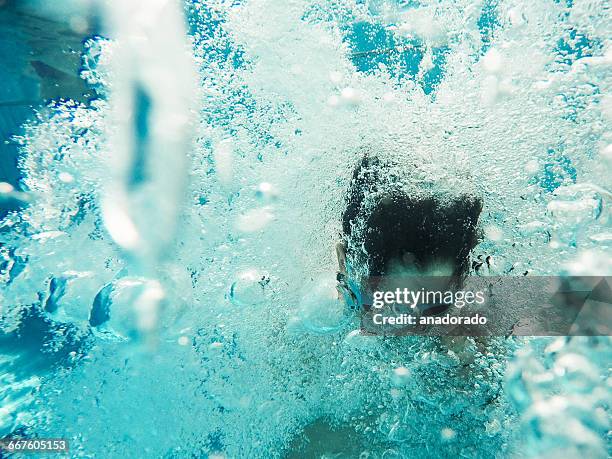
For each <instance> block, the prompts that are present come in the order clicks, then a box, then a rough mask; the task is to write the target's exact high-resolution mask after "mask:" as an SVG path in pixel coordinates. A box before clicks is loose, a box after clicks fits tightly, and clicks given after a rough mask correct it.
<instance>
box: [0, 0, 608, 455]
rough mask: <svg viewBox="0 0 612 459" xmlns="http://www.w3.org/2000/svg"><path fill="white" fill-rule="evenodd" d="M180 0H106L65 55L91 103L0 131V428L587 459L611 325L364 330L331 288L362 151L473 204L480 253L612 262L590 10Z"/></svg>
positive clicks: (131, 443)
mask: <svg viewBox="0 0 612 459" xmlns="http://www.w3.org/2000/svg"><path fill="white" fill-rule="evenodd" d="M183 6H184V8H182V7H181V5H179V4H175V3H172V2H168V3H166V2H152V3H151V4H148V5H147V6H144V5H138V4H137V2H136V3H134V4H132V3H130V2H127V4H125V3H123V4H122V3H121V2H114V3H113V2H110V4H109V6H108V8H106V9H103V10H101V11H100V14H101V18H100V19H101V21H102V22H103V23H104V24H105V28H104V30H105V33H104V34H103V35H105V36H107V37H111V38H104V37H93V38H91V39H88V40H86V41H85V43H84V45H83V50H82V53H83V56H82V68H81V71H80V76H81V78H82V79H83V80H84V81H85V82H86V83H87V85H88V86H89V88H91V90H92V93H93V94H97V95H98V97H96V98H95V99H94V100H82V101H78V100H74V99H68V100H57V99H56V100H53V101H52V102H51V103H50V105H49V106H48V107H47V109H46V110H41V111H40V115H39V117H38V118H37V119H36V120H35V121H33V122H28V123H26V125H25V126H24V127H23V131H22V135H20V136H19V137H17V138H16V139H15V141H16V142H17V144H18V146H19V155H20V164H19V166H20V167H19V174H20V176H21V189H22V190H23V191H15V190H11V189H10V188H7V187H6V186H4V187H3V188H2V189H1V190H0V191H1V192H2V193H3V195H4V197H6V198H7V199H12V200H16V201H19V202H21V204H22V205H23V208H22V210H20V211H19V212H14V213H10V214H9V215H8V216H7V217H5V218H4V220H2V222H1V223H0V244H1V245H0V307H1V309H0V312H1V314H2V316H1V321H0V331H1V333H2V334H1V335H0V362H2V366H1V367H0V380H1V381H2V384H1V385H0V400H1V404H0V436H6V435H10V434H13V435H15V434H20V435H25V436H28V437H30V438H41V437H64V438H67V439H68V440H69V442H70V447H71V450H70V453H69V456H70V457H173V458H174V457H177V458H178V457H211V458H212V457H215V458H216V457H226V458H235V457H236V458H237V457H351V458H352V457H363V458H366V457H368V458H370V457H371V458H392V457H393V458H394V457H409V458H421V457H424V458H426V457H478V458H480V457H482V458H493V457H500V458H501V457H538V458H541V457H581V458H584V457H589V458H590V457H593V458H597V457H602V458H603V457H608V456H609V455H610V453H611V452H612V448H611V445H610V440H609V434H608V432H609V417H610V416H609V403H610V379H609V362H610V354H611V349H612V348H611V346H610V340H609V337H572V338H569V337H558V338H524V337H523V338H519V337H508V338H489V339H486V340H483V339H473V338H467V339H460V340H456V341H454V342H441V341H440V340H437V339H433V338H424V337H402V338H382V337H371V336H362V335H360V334H359V333H358V328H359V320H358V317H357V316H356V315H354V314H350V313H348V314H347V311H346V310H345V308H344V307H343V305H342V304H341V303H340V302H338V301H337V300H336V298H335V297H334V296H333V295H332V296H330V295H329V292H330V290H333V285H334V283H335V276H336V269H337V261H336V259H335V253H334V246H335V244H336V242H337V241H338V239H339V237H340V236H339V235H340V229H341V222H340V216H341V213H342V209H343V205H344V197H345V193H346V190H347V187H348V183H349V180H350V176H351V173H352V169H353V167H354V165H355V163H356V162H357V161H358V159H359V157H360V151H362V149H363V148H364V146H367V147H369V148H371V149H375V150H377V151H380V152H384V153H385V154H387V155H391V156H392V157H394V158H395V159H396V160H397V161H398V162H399V163H400V164H402V166H403V167H404V169H403V171H404V172H401V171H400V172H401V173H406V174H413V173H414V174H415V176H418V178H419V183H418V186H423V187H426V188H428V189H431V190H433V192H435V191H436V190H437V189H444V190H452V191H453V192H457V193H463V192H469V193H477V194H479V195H480V196H482V197H483V200H484V206H485V207H484V210H483V213H482V216H481V220H480V223H479V224H480V226H481V230H482V231H481V232H482V238H481V241H480V243H479V244H478V246H477V247H476V249H475V250H474V253H473V257H474V258H477V257H488V256H491V257H492V258H491V260H492V263H491V264H490V267H489V273H488V274H494V275H515V274H519V273H520V274H524V273H525V274H527V275H561V274H576V275H585V274H590V275H608V274H610V272H611V271H612V266H611V264H610V260H611V259H612V258H611V257H610V255H611V248H610V246H611V241H612V232H611V230H610V211H609V209H608V204H609V200H610V189H611V183H610V176H611V174H610V172H611V170H610V169H611V168H612V156H611V148H612V147H611V145H612V143H611V142H612V127H611V121H612V99H611V96H610V95H609V91H610V85H611V81H612V79H611V72H610V67H611V66H612V47H611V46H612V44H611V41H610V36H609V31H610V19H609V17H610V14H609V13H610V7H609V5H608V4H607V3H606V2H605V1H597V0H582V1H574V2H569V3H565V2H554V1H537V2H517V1H513V0H499V1H495V2H491V1H476V2H474V1H448V2H447V1H443V2H426V1H423V2H412V1H399V0H396V1H382V0H380V1H320V2H311V1H301V0H292V1H288V2H280V1H274V0H252V1H244V2H242V1H237V2H224V1H218V2H196V1H190V2H187V3H186V4H185V5H183ZM76 8H78V6H77V7H76ZM75 11H77V13H75V14H77V16H78V11H79V10H78V9H77V10H75ZM67 14H68V16H69V15H70V14H71V13H67ZM185 18H187V21H185V20H184V19H185ZM185 22H186V23H185ZM415 171H416V172H415ZM415 186H417V185H416V184H415ZM506 307H508V308H512V307H513V305H512V304H511V302H508V304H507V305H506Z"/></svg>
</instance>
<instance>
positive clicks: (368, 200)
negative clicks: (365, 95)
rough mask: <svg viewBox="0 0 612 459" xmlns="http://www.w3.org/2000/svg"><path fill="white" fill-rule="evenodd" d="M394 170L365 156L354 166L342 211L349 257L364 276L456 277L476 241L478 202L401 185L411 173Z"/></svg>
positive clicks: (465, 266)
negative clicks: (410, 274)
mask: <svg viewBox="0 0 612 459" xmlns="http://www.w3.org/2000/svg"><path fill="white" fill-rule="evenodd" d="M398 170H400V171H401V170H402V169H401V168H400V167H398V165H397V164H393V163H389V162H383V161H381V160H380V159H379V158H376V157H372V156H369V155H366V156H364V158H363V159H362V160H361V162H360V163H359V164H358V165H357V167H356V169H355V171H354V174H353V178H352V181H351V184H350V189H349V192H348V195H347V203H346V208H345V211H344V214H343V215H342V227H343V233H344V238H345V241H344V242H345V247H346V255H347V257H348V259H349V260H351V261H352V262H354V263H358V264H360V265H361V266H364V267H367V273H368V275H369V276H383V275H389V274H399V273H406V272H410V273H413V274H417V275H427V276H436V275H443V276H453V277H455V278H461V277H462V276H464V275H465V274H467V271H468V269H469V254H470V251H471V250H472V249H473V248H474V247H475V245H476V243H477V241H478V230H477V222H478V217H479V215H480V212H481V211H482V202H481V200H480V199H479V198H477V197H474V196H471V195H469V194H457V195H454V196H450V197H449V194H448V193H445V194H440V195H436V194H434V193H433V192H427V190H419V189H418V187H412V186H406V182H409V181H410V179H411V177H410V171H407V172H406V175H405V176H398V173H397V171H398ZM399 175H401V174H399ZM410 190H412V191H410Z"/></svg>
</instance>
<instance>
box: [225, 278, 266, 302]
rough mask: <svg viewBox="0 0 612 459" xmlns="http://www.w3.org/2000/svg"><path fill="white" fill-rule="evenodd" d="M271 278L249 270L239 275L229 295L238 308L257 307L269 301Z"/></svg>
mask: <svg viewBox="0 0 612 459" xmlns="http://www.w3.org/2000/svg"><path fill="white" fill-rule="evenodd" d="M269 282H270V277H269V276H268V275H267V274H266V273H263V272H260V271H258V270H255V269H249V270H246V271H243V272H241V273H240V274H238V276H237V279H236V280H235V281H234V282H233V283H232V285H231V286H230V288H229V292H228V293H227V298H228V299H229V300H230V302H231V303H232V304H234V305H236V306H257V305H260V304H263V303H265V302H266V301H267V300H268V290H269V287H268V283H269Z"/></svg>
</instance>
